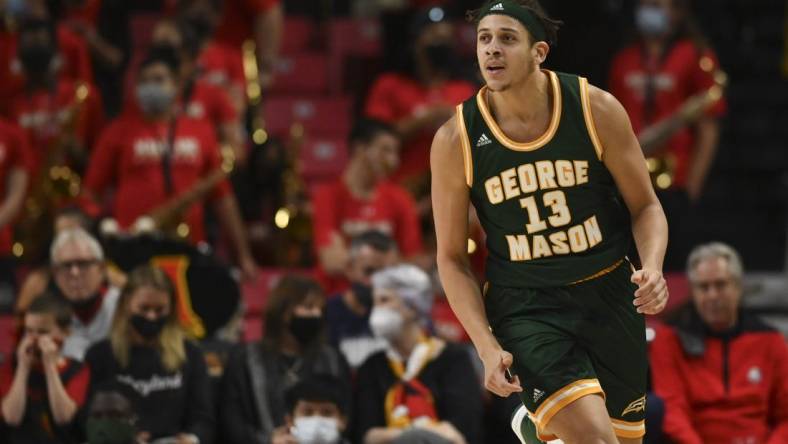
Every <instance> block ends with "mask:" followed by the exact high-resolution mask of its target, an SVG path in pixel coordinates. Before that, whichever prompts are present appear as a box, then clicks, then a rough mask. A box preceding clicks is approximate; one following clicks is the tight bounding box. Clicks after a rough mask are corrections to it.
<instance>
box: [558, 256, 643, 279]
mask: <svg viewBox="0 0 788 444" xmlns="http://www.w3.org/2000/svg"><path fill="white" fill-rule="evenodd" d="M623 262H624V259H619V260H618V261H616V263H615V264H613V265H611V266H609V267H605V268H603V269H601V270H599V271H597V272H596V273H594V274H592V275H591V276H588V277H584V278H583V279H578V280H576V281H574V282H572V283H570V284H569V285H576V284H581V283H583V282H586V281H590V280H591V279H596V278H598V277H602V276H604V275H606V274H608V273H610V272H611V271H613V270H615V269H616V268H618V266H619V265H621V264H622V263H623ZM633 271H634V270H633Z"/></svg>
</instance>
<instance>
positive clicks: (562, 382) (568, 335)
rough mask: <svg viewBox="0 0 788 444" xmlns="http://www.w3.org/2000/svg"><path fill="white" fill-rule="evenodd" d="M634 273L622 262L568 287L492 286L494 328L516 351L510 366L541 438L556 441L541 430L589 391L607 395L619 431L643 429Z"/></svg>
mask: <svg viewBox="0 0 788 444" xmlns="http://www.w3.org/2000/svg"><path fill="white" fill-rule="evenodd" d="M631 274H632V269H631V266H630V264H629V262H628V261H623V262H621V263H620V264H619V265H618V266H616V267H614V268H613V269H612V270H610V271H608V272H607V273H604V274H602V275H601V276H598V277H595V278H593V279H589V280H585V281H581V282H579V283H576V284H573V285H568V286H564V287H552V288H507V287H499V286H496V285H493V284H490V285H488V286H487V291H486V292H485V298H484V303H485V308H486V311H487V317H488V319H489V322H490V327H491V328H492V332H493V334H494V335H495V337H496V338H497V339H498V342H499V343H500V344H501V346H502V347H503V349H504V350H506V351H508V352H510V353H512V355H513V356H514V363H513V365H512V368H511V371H512V372H513V373H514V374H516V375H517V376H518V377H519V378H520V383H521V385H522V387H523V392H522V393H521V398H522V401H523V404H524V405H525V407H526V409H527V410H528V417H529V418H530V419H531V421H532V422H533V423H534V425H535V426H536V430H537V432H538V434H539V438H540V439H542V440H550V439H555V437H554V436H549V435H546V434H545V433H544V432H543V431H544V429H545V427H546V426H547V424H548V423H549V422H550V419H552V417H553V416H554V415H555V414H556V413H558V412H559V411H560V410H561V409H562V408H564V407H565V406H567V405H568V404H570V403H571V402H573V401H575V400H577V399H579V398H581V397H583V396H586V395H590V394H599V395H601V396H603V397H604V398H605V404H606V406H607V411H608V414H609V415H610V420H611V422H612V425H613V429H614V431H615V432H616V435H617V436H619V437H622V438H639V437H642V436H643V435H644V434H645V432H646V428H645V424H644V414H645V405H646V401H645V399H646V398H645V395H646V378H647V372H648V358H647V355H646V333H645V328H646V327H645V322H644V318H643V315H641V314H639V313H637V311H636V308H635V306H634V305H633V304H632V301H633V299H634V292H635V290H636V289H637V286H636V285H635V284H633V283H631V282H630V277H631Z"/></svg>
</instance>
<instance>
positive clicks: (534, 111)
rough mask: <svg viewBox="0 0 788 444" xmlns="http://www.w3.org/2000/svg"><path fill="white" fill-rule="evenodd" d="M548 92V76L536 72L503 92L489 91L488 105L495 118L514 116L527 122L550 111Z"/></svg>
mask: <svg viewBox="0 0 788 444" xmlns="http://www.w3.org/2000/svg"><path fill="white" fill-rule="evenodd" d="M549 91H550V78H549V76H548V75H547V73H545V72H543V71H541V70H537V71H535V72H534V73H533V74H531V75H530V76H528V79H526V80H525V81H523V82H522V83H520V84H518V85H513V86H512V87H510V88H508V89H505V90H503V91H497V92H493V91H491V92H490V94H489V96H488V97H489V104H488V105H489V106H490V108H492V111H493V114H494V115H495V116H502V115H506V116H514V117H516V118H517V119H518V120H522V121H525V122H527V121H531V120H533V119H536V118H538V117H539V116H540V115H541V114H543V113H544V112H549V111H550V109H549V104H550V92H549Z"/></svg>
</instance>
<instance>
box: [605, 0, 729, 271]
mask: <svg viewBox="0 0 788 444" xmlns="http://www.w3.org/2000/svg"><path fill="white" fill-rule="evenodd" d="M687 3H688V2H687V1H686V0H640V1H639V3H638V7H637V10H636V17H635V18H636V24H637V28H638V32H639V38H638V40H637V41H636V42H635V43H633V44H631V45H629V46H627V47H626V48H624V49H623V50H621V51H620V52H619V53H618V54H617V55H616V57H615V58H614V60H613V64H612V67H611V70H610V79H609V87H610V92H611V93H612V94H613V95H614V96H616V98H618V100H619V101H620V102H621V104H622V105H624V108H626V110H627V113H628V114H629V117H630V120H631V121H632V126H633V129H634V130H635V133H636V134H641V135H642V132H643V130H644V129H646V128H649V127H650V126H652V125H654V124H656V123H657V122H660V121H661V120H663V119H666V118H668V117H670V116H671V115H673V114H674V113H676V111H678V109H679V108H680V107H681V105H682V104H684V103H685V101H686V100H687V99H689V98H690V97H691V96H693V95H695V94H699V93H703V92H706V91H708V90H709V88H711V87H712V86H714V85H715V81H714V72H715V71H716V70H717V69H719V68H718V66H719V64H718V62H717V57H716V56H715V55H714V52H713V51H712V50H711V48H709V47H708V45H707V44H706V43H705V39H703V37H702V36H701V35H700V33H699V31H697V28H696V27H695V26H694V24H693V22H692V19H691V17H690V12H689V8H688V4H687ZM724 111H725V102H724V101H723V100H720V101H719V102H717V103H716V104H715V105H714V106H712V107H711V109H709V110H708V111H707V112H706V113H705V114H703V115H701V117H700V118H699V119H698V120H697V121H696V122H694V123H693V124H691V125H689V126H687V127H684V128H680V129H679V130H678V131H677V132H676V133H675V134H674V135H673V136H672V137H670V138H669V139H668V141H667V142H666V143H665V144H664V145H663V146H662V147H656V152H655V154H653V155H651V157H655V158H658V159H662V160H663V162H665V164H667V165H670V167H669V170H671V171H672V177H671V181H670V183H666V182H659V181H658V182H657V191H658V195H659V197H660V200H661V201H662V205H663V207H665V214H666V215H667V217H668V223H669V225H670V227H671V230H670V231H671V233H670V242H669V247H668V252H667V257H666V258H665V268H666V269H668V270H680V269H681V268H682V267H683V261H684V258H685V257H687V252H688V250H689V246H690V245H691V243H692V238H693V236H692V232H691V230H692V227H691V226H690V221H688V214H689V213H690V210H691V207H692V204H693V203H695V202H697V200H698V199H699V198H700V196H701V195H702V192H703V185H704V182H705V180H706V176H707V175H708V172H709V168H710V167H711V164H712V162H713V160H714V156H715V153H716V150H717V142H718V139H719V123H718V119H719V117H720V116H721V115H722V114H723V113H724ZM644 149H647V147H644ZM665 177H668V176H665ZM663 180H664V179H663ZM666 187H668V189H665V188H666Z"/></svg>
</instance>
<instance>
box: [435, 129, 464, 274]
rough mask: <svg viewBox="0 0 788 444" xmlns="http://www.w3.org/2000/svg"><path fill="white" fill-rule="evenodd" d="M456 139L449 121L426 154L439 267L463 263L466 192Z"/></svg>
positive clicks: (462, 165)
mask: <svg viewBox="0 0 788 444" xmlns="http://www.w3.org/2000/svg"><path fill="white" fill-rule="evenodd" d="M460 137H461V135H460V132H459V129H458V126H457V121H456V117H452V118H451V119H449V121H448V122H446V123H444V124H443V126H441V127H440V129H439V130H438V132H437V133H436V134H435V138H434V139H433V141H432V149H431V151H430V168H431V171H432V209H433V216H434V218H435V234H436V236H437V241H438V262H439V263H440V262H441V261H443V260H447V259H448V260H466V259H467V242H468V206H469V188H468V185H467V182H466V179H465V163H464V160H463V152H462V145H461V143H462V142H461V140H460Z"/></svg>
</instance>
